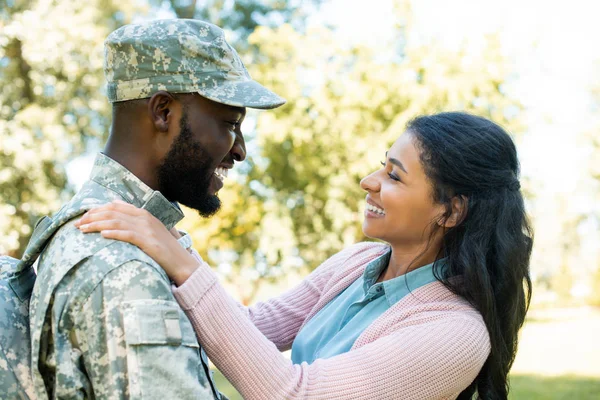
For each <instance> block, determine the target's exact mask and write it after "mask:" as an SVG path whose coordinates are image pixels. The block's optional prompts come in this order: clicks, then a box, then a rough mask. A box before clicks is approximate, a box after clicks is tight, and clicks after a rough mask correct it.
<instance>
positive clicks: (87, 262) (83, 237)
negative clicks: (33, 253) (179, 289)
mask: <svg viewBox="0 0 600 400" xmlns="http://www.w3.org/2000/svg"><path fill="white" fill-rule="evenodd" d="M74 224H75V221H74V220H73V221H70V222H68V223H67V224H65V225H64V226H63V227H61V228H60V230H59V231H58V232H57V233H56V235H55V236H54V238H53V239H52V240H51V242H50V243H49V244H48V246H47V247H46V249H45V250H44V253H43V255H42V257H41V258H40V263H39V265H38V281H39V282H44V285H36V287H35V289H34V293H35V292H40V294H41V292H46V296H44V297H46V298H48V295H51V294H50V293H52V292H53V294H54V295H56V294H57V293H59V292H68V293H69V294H70V296H69V297H72V298H74V297H83V298H85V297H86V296H87V295H89V293H90V292H91V291H92V290H93V289H94V288H95V287H96V286H98V285H99V284H100V283H102V281H104V280H105V279H111V277H116V278H114V279H116V280H118V279H120V278H118V274H117V273H116V272H115V271H116V270H118V269H121V268H123V267H124V266H128V265H129V266H131V265H132V264H134V265H135V266H136V268H137V269H140V270H141V272H140V273H142V274H145V275H146V276H148V275H152V276H153V280H154V279H157V280H159V281H165V282H167V283H168V282H169V281H168V277H167V275H166V274H165V273H164V271H163V270H162V268H160V266H159V265H158V264H157V263H156V262H155V261H154V260H153V259H152V258H151V257H149V256H148V255H147V254H145V253H144V252H143V251H142V250H140V249H139V248H138V247H136V246H134V245H132V244H129V243H125V242H120V241H116V240H111V239H106V238H104V237H102V236H101V235H100V234H98V233H85V234H84V233H82V232H81V231H79V229H77V228H76V227H75V226H74ZM122 279H126V278H122ZM132 284H133V283H132Z"/></svg>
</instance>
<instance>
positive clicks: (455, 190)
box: [78, 113, 532, 400]
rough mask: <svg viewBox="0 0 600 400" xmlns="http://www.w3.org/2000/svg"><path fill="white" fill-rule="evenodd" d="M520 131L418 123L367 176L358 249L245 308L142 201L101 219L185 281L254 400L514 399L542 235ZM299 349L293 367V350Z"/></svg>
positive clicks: (203, 331) (482, 124)
mask: <svg viewBox="0 0 600 400" xmlns="http://www.w3.org/2000/svg"><path fill="white" fill-rule="evenodd" d="M518 173H519V163H518V160H517V154H516V149H515V145H514V143H513V141H512V140H511V138H510V137H509V135H508V134H507V133H506V132H505V131H504V130H503V129H502V128H501V127H499V126H498V125H496V124H494V123H493V122H491V121H488V120H486V119H484V118H480V117H476V116H472V115H469V114H465V113H442V114H437V115H432V116H424V117H419V118H416V119H415V120H413V121H412V122H410V123H409V124H408V126H407V130H406V132H405V133H404V134H403V135H402V136H400V138H399V139H398V140H397V141H396V142H395V143H394V144H393V146H392V147H391V148H390V149H389V151H388V152H387V154H386V159H385V161H384V162H382V168H381V169H379V170H378V171H375V172H373V173H372V174H370V175H369V176H367V177H365V178H364V179H363V180H362V181H361V187H362V188H363V189H364V190H365V191H366V192H367V196H366V203H367V204H366V211H365V219H364V223H363V231H364V233H365V235H366V236H368V237H371V238H375V239H379V240H381V241H383V242H385V244H379V243H359V244H356V245H353V246H351V247H349V248H347V249H345V250H343V251H341V252H339V253H338V254H336V255H334V256H332V257H331V258H330V259H328V260H327V261H325V262H324V263H323V264H322V265H321V266H320V267H318V268H317V269H316V270H315V271H314V272H313V273H311V274H310V275H309V276H308V277H307V278H306V279H305V280H304V281H303V282H302V283H300V284H299V285H298V286H297V287H296V288H294V289H292V290H290V291H289V292H287V293H284V294H283V295H281V296H279V297H277V298H274V299H271V300H270V301H267V302H265V303H259V304H257V305H255V306H254V307H251V308H248V309H245V308H243V307H241V306H239V305H238V304H236V303H235V302H234V301H233V300H232V299H231V298H230V297H229V296H228V295H227V294H226V292H225V291H224V289H223V288H222V286H220V285H219V283H218V282H217V278H216V275H215V274H214V273H213V272H212V271H211V269H210V267H209V266H208V265H207V264H206V263H205V262H203V261H202V260H201V259H200V258H199V256H195V257H193V256H191V255H190V253H188V252H186V251H185V250H184V249H183V248H182V247H181V246H179V244H178V243H177V242H176V240H175V239H174V238H173V237H172V236H171V235H170V233H169V232H168V231H167V230H166V228H165V227H164V226H163V225H162V224H161V223H160V222H158V220H156V219H154V217H152V216H151V215H150V214H148V213H147V212H146V211H144V210H139V209H137V208H135V207H134V206H131V205H127V204H114V203H113V204H111V205H107V206H105V207H102V208H99V209H94V210H92V211H90V212H88V213H87V214H86V215H85V216H84V217H83V218H82V219H81V221H80V222H79V223H78V224H79V227H80V229H81V230H82V231H84V232H92V231H101V233H102V235H103V236H105V237H107V238H112V239H118V240H125V241H128V242H131V243H133V244H135V245H137V246H139V247H140V248H142V250H144V251H145V252H146V253H148V254H149V255H150V256H152V257H153V258H154V259H155V260H156V261H157V262H158V263H160V264H161V266H162V267H163V268H164V269H165V271H166V272H167V274H168V275H169V276H170V277H171V278H172V279H173V281H174V282H175V283H176V285H177V286H178V287H177V288H176V289H174V292H175V296H176V298H177V300H178V301H179V303H180V304H181V306H182V307H183V309H184V310H186V312H187V314H188V316H189V318H190V320H191V321H192V324H193V325H194V329H195V330H196V333H197V335H198V338H199V340H200V341H201V343H202V344H203V346H204V347H205V349H206V352H207V353H208V355H209V357H211V359H212V360H213V362H214V363H215V365H216V366H217V367H218V368H219V369H220V370H221V371H222V372H223V374H224V375H225V376H226V377H227V378H228V379H229V380H230V381H231V382H232V384H233V385H234V386H235V387H236V388H237V389H238V391H239V392H240V393H241V394H242V396H243V397H244V398H246V399H261V400H264V399H283V398H286V399H305V398H307V399H411V400H414V399H454V398H459V399H469V398H471V396H472V395H473V394H474V393H478V397H479V398H482V399H506V398H507V393H508V377H507V375H508V372H509V370H510V367H511V365H512V362H513V360H514V357H515V353H516V349H517V340H518V336H517V334H518V331H519V328H520V327H521V325H522V324H523V320H524V318H525V313H526V311H527V308H528V306H529V299H530V292H531V282H530V278H529V258H530V253H531V246H532V232H531V228H530V227H529V224H528V221H527V217H526V215H525V210H524V205H523V197H522V195H521V193H520V191H519V181H518ZM289 348H291V349H292V360H291V361H290V360H288V359H286V358H285V357H283V356H282V355H281V354H280V353H279V351H281V350H286V349H289Z"/></svg>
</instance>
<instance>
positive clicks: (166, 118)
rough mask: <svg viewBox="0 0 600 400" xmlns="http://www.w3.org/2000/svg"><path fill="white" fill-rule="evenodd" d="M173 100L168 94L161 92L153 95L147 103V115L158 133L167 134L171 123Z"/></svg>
mask: <svg viewBox="0 0 600 400" xmlns="http://www.w3.org/2000/svg"><path fill="white" fill-rule="evenodd" d="M174 102H175V98H174V97H173V95H171V94H170V93H169V92H166V91H164V90H161V91H159V92H156V93H154V95H152V97H151V98H150V100H149V101H148V114H149V117H150V120H151V121H152V123H153V124H154V127H155V128H156V130H157V131H158V132H168V131H169V124H170V123H172V122H173V109H172V107H173V105H174Z"/></svg>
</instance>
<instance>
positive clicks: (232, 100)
mask: <svg viewBox="0 0 600 400" xmlns="http://www.w3.org/2000/svg"><path fill="white" fill-rule="evenodd" d="M198 94H200V95H201V96H203V97H206V98H207V99H209V100H212V101H216V102H217V103H221V104H227V105H229V106H235V107H249V108H258V109H261V110H269V109H272V108H277V107H279V106H281V105H283V104H285V99H284V98H283V97H280V96H278V95H276V94H275V93H273V92H272V91H270V90H269V89H267V88H266V87H264V86H262V85H261V84H260V83H258V82H256V81H253V80H248V81H242V82H222V83H221V84H219V85H218V87H216V88H210V89H205V88H202V89H199V90H198Z"/></svg>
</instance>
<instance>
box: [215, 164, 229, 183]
mask: <svg viewBox="0 0 600 400" xmlns="http://www.w3.org/2000/svg"><path fill="white" fill-rule="evenodd" d="M215 175H216V176H217V178H219V179H220V180H221V181H224V180H225V178H227V168H220V167H219V168H217V169H215Z"/></svg>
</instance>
